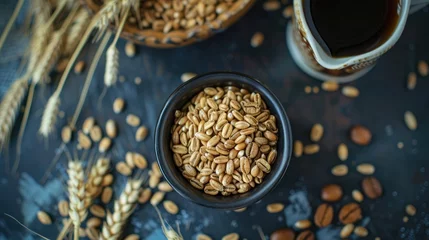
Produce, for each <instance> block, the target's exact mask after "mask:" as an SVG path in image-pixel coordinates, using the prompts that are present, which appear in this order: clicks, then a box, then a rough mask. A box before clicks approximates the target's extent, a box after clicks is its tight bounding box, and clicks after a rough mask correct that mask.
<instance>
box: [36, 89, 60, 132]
mask: <svg viewBox="0 0 429 240" xmlns="http://www.w3.org/2000/svg"><path fill="white" fill-rule="evenodd" d="M59 106H60V97H59V96H58V94H53V95H52V96H51V97H50V98H49V100H48V103H46V107H45V111H44V112H43V115H42V121H41V123H40V128H39V134H40V135H42V136H43V137H44V138H47V137H48V136H49V135H50V134H51V133H52V132H53V131H54V127H55V123H56V122H57V115H58V110H59Z"/></svg>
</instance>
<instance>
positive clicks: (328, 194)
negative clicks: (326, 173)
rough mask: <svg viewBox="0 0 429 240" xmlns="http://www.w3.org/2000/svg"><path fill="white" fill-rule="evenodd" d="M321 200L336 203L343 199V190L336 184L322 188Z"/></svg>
mask: <svg viewBox="0 0 429 240" xmlns="http://www.w3.org/2000/svg"><path fill="white" fill-rule="evenodd" d="M320 195H321V198H322V200H324V201H327V202H336V201H339V200H340V199H341V198H342V197H343V189H342V188H341V186H340V185H337V184H328V185H326V186H324V187H323V188H322V191H321V194H320Z"/></svg>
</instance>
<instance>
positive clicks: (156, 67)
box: [0, 3, 429, 239]
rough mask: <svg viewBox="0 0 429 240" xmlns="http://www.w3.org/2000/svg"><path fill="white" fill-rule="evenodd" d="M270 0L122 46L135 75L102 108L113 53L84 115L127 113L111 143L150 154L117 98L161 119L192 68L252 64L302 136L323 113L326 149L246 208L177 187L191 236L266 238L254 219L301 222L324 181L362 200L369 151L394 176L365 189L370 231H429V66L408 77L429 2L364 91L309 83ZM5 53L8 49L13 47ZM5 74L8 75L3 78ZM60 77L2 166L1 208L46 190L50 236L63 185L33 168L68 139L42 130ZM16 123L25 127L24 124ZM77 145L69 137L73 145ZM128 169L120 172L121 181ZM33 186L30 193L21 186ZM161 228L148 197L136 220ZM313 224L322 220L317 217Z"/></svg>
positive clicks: (422, 49) (8, 228) (396, 235)
mask: <svg viewBox="0 0 429 240" xmlns="http://www.w3.org/2000/svg"><path fill="white" fill-rule="evenodd" d="M261 5H262V3H258V4H256V5H255V6H254V7H253V9H251V10H250V12H249V13H248V14H247V15H246V16H245V17H243V18H242V19H241V20H240V21H239V22H238V23H237V24H235V25H234V26H233V27H231V28H230V29H229V30H227V31H225V32H224V33H221V34H218V35H216V36H214V37H213V38H210V39H209V40H206V41H204V42H201V43H197V44H195V45H192V46H189V47H184V48H179V49H171V50H159V49H149V48H146V47H139V48H138V54H137V55H136V57H134V58H127V57H126V56H125V54H124V53H123V51H121V54H120V56H121V60H120V74H121V75H124V76H125V77H126V81H125V83H118V84H117V86H115V87H114V88H112V89H110V90H109V91H108V93H107V95H106V97H105V98H104V101H103V111H100V110H97V108H96V102H97V100H98V96H99V94H100V93H101V91H102V89H103V71H104V65H105V64H104V57H102V61H101V62H100V64H99V67H98V69H97V71H96V76H95V77H94V79H93V83H92V85H91V89H90V94H89V96H88V98H87V101H86V104H85V106H84V109H83V111H82V114H81V117H80V120H79V122H78V125H79V126H80V125H81V123H82V122H83V119H85V118H86V117H88V116H95V117H96V119H97V122H99V123H100V124H104V123H105V121H106V120H107V119H109V118H113V119H115V120H116V121H117V122H118V123H119V132H120V137H119V138H118V139H117V140H115V143H114V151H112V153H111V156H112V158H113V161H115V162H117V161H119V160H123V158H124V155H125V152H126V151H129V150H133V149H134V150H137V151H139V152H142V153H144V154H145V156H147V158H148V160H149V161H154V157H155V156H154V151H153V133H152V132H151V134H150V136H149V138H148V140H147V141H146V142H144V143H141V144H137V143H135V141H134V130H133V129H131V128H130V127H127V126H126V124H125V116H126V115H125V114H121V115H115V114H113V111H112V110H111V104H112V102H113V100H114V98H116V97H119V96H121V97H124V98H125V99H126V101H127V112H130V113H135V114H137V115H139V116H140V117H141V118H142V120H143V124H145V125H147V126H148V127H149V128H150V129H151V131H153V129H154V128H155V124H156V120H157V116H158V113H159V111H160V110H161V108H162V105H163V103H164V101H165V100H166V99H167V97H168V96H169V94H170V93H171V92H172V91H173V90H174V89H175V88H176V87H177V86H178V85H179V84H180V75H181V73H183V72H196V73H205V72H210V71H216V70H232V71H238V72H243V73H245V74H248V75H251V76H254V77H255V78H257V79H260V80H261V81H263V82H264V83H266V84H267V85H268V86H269V87H270V89H271V90H272V91H273V92H274V93H275V94H276V95H277V96H278V97H279V99H280V101H281V102H282V103H283V105H284V107H285V109H286V111H287V113H288V116H289V118H290V120H291V125H292V131H293V136H294V138H295V139H300V140H302V141H303V142H304V143H310V140H309V131H310V128H311V126H312V125H313V124H314V123H317V122H321V123H322V124H323V125H324V127H325V135H324V137H323V139H322V140H321V142H320V144H321V151H320V153H318V154H316V155H313V156H304V157H301V158H299V159H296V158H292V161H291V164H290V166H289V169H288V171H287V173H286V176H285V177H284V178H283V181H282V183H281V184H280V185H279V186H278V187H277V188H276V189H275V190H274V191H273V192H272V193H270V194H269V195H268V196H267V197H266V198H264V199H263V200H262V202H261V203H258V204H255V205H254V206H252V207H250V208H249V209H248V210H247V211H245V212H243V213H234V212H225V211H220V210H212V209H207V208H203V207H199V206H196V205H194V204H191V203H189V202H187V201H184V200H183V199H182V198H181V197H180V196H179V195H178V194H176V193H171V194H169V195H168V196H167V198H168V199H172V200H174V201H176V202H177V203H178V205H179V207H180V208H181V209H183V210H184V211H182V212H181V214H180V215H178V216H167V214H166V213H165V212H164V210H163V209H162V212H163V213H164V214H165V216H167V220H168V221H169V222H170V223H171V224H172V225H174V221H175V220H179V221H180V222H181V230H182V233H183V234H184V236H185V239H191V236H194V235H195V234H196V233H198V232H199V231H202V232H204V233H207V234H208V235H210V236H212V237H214V238H215V239H220V238H221V236H223V235H224V234H226V233H229V232H238V233H239V234H240V235H241V236H242V237H243V238H247V239H259V238H258V235H257V231H256V227H255V226H257V225H259V226H261V228H262V230H263V231H264V232H265V233H266V234H267V235H268V234H270V233H271V232H272V231H274V230H275V229H277V228H279V227H284V226H286V225H287V224H288V225H290V224H292V223H293V222H294V220H296V219H297V218H302V217H307V216H308V214H309V212H310V211H311V212H312V213H314V209H315V207H317V205H318V204H319V203H321V199H320V197H319V192H320V188H321V187H322V186H323V185H325V184H328V183H338V184H340V185H341V186H343V189H344V192H345V197H344V198H343V200H342V201H341V202H340V203H336V204H335V207H334V209H335V211H336V213H337V212H338V209H339V208H340V207H341V206H342V205H343V204H344V203H347V202H350V201H352V198H351V191H352V190H353V189H360V182H361V180H362V178H363V176H362V175H360V174H359V173H357V172H356V170H355V166H356V165H357V164H359V163H363V162H369V163H372V164H374V165H375V166H376V168H377V170H376V173H375V176H376V177H377V178H378V179H379V180H380V181H381V183H382V184H383V186H384V195H383V197H382V198H380V199H378V200H375V201H374V200H368V199H365V201H364V202H363V203H362V208H363V212H364V216H365V217H366V218H365V220H363V221H362V223H359V224H365V225H367V228H368V229H369V232H370V234H369V236H368V237H367V238H366V239H374V237H376V236H380V237H381V239H429V206H428V199H429V162H428V156H429V147H428V139H427V136H428V133H429V123H428V120H429V111H428V108H429V94H428V88H429V78H421V77H419V78H418V83H417V87H416V89H415V90H414V91H408V90H407V89H406V87H405V84H406V76H407V74H408V73H409V72H410V71H415V70H416V64H417V61H418V60H420V59H424V60H426V61H427V62H429V44H428V43H429V13H428V8H426V9H424V10H423V11H420V12H418V13H416V14H414V15H412V16H411V17H410V18H409V21H408V23H407V26H406V29H405V31H404V34H403V36H402V37H401V39H400V40H399V42H398V43H397V44H396V45H395V47H394V48H393V49H392V50H391V51H389V52H388V53H387V54H386V55H385V56H383V57H382V58H381V59H380V61H379V62H378V64H377V66H376V67H375V68H374V69H373V70H372V71H371V72H370V73H369V74H367V75H366V76H364V77H363V78H362V79H359V80H358V81H355V82H353V83H352V84H351V85H354V86H356V87H358V88H359V89H360V91H361V94H360V96H359V97H358V98H356V99H349V98H346V97H344V96H342V95H341V94H340V92H334V93H328V92H323V91H322V92H320V93H318V94H310V95H307V94H305V93H304V87H305V86H307V85H310V86H320V82H319V81H317V80H314V79H311V78H310V77H308V76H306V75H305V74H304V73H302V72H301V71H300V70H299V69H298V68H297V66H296V65H295V64H294V63H293V61H292V59H291V57H290V55H289V53H288V50H287V48H286V44H285V37H284V36H285V31H284V30H285V26H286V23H287V20H285V19H284V18H283V17H282V16H281V12H280V11H277V12H270V13H268V12H265V11H264V10H263V9H262V6H261ZM2 17H3V16H2ZM256 31H261V32H263V33H264V34H265V41H264V44H263V45H262V46H261V47H259V48H256V49H254V48H252V47H251V46H250V38H251V36H252V35H253V33H254V32H256ZM124 44H125V42H124V41H119V44H118V48H119V49H121V50H122V49H123V48H124ZM95 49H96V47H95V46H94V45H91V46H87V47H86V49H85V51H84V53H83V54H81V56H80V57H79V58H80V59H81V60H85V61H86V62H87V63H89V62H90V60H91V59H92V57H93V55H94V52H95ZM0 59H3V55H1V58H0ZM0 68H1V69H9V68H10V66H9V65H7V64H5V63H0ZM85 73H86V72H85ZM84 76H85V75H81V76H77V75H75V74H71V77H70V78H69V79H68V81H67V84H66V86H65V91H64V93H63V94H62V96H61V98H62V105H61V110H62V111H64V112H65V114H66V117H65V118H63V119H59V122H58V123H57V129H60V127H61V126H63V125H64V124H65V123H66V122H67V119H68V118H70V117H71V115H72V114H73V111H74V107H75V104H76V103H77V98H78V95H79V93H80V90H81V88H82V85H83V80H84ZM136 76H139V77H141V78H142V79H143V83H142V84H141V85H138V86H136V85H135V84H134V83H133V79H134V78H135V77H136ZM6 80H7V79H3V77H2V79H0V85H1V83H4V82H5V81H6ZM54 85H55V83H54ZM54 87H55V86H53V85H49V86H46V87H39V88H37V90H36V95H35V100H34V102H33V108H32V109H33V110H32V113H31V116H30V119H29V125H28V127H27V131H26V134H25V138H24V139H25V140H24V145H23V157H22V159H23V160H22V165H21V168H20V173H21V174H20V177H19V178H14V177H11V176H8V175H6V174H4V172H3V171H2V173H1V174H0V213H3V212H8V213H10V214H12V215H13V216H15V217H17V218H18V219H20V220H22V219H25V217H28V216H30V213H29V212H30V210H31V209H30V210H29V209H23V206H24V205H23V203H24V202H26V201H30V200H31V198H35V199H32V201H34V202H36V204H35V205H36V206H39V208H41V209H43V210H46V211H48V212H49V213H51V214H52V215H53V216H54V217H55V218H56V220H57V221H56V223H55V224H54V225H52V226H50V227H47V226H43V225H41V224H40V223H38V222H37V220H34V217H33V218H32V220H30V221H29V223H27V225H28V226H29V227H31V228H32V229H33V230H36V231H37V232H40V233H42V234H43V235H46V236H48V237H50V238H54V237H55V236H56V234H57V233H58V230H57V229H58V228H59V225H60V222H61V221H60V218H59V215H58V212H57V210H56V207H55V206H56V203H57V200H56V199H55V198H56V196H57V195H55V194H53V195H52V196H50V195H49V194H50V193H49V192H47V193H44V194H43V196H39V195H38V193H40V192H43V191H48V190H46V189H45V188H40V189H39V188H36V186H37V184H36V183H35V182H32V180H31V178H34V179H35V180H36V181H39V179H40V178H41V177H42V175H43V173H44V171H45V169H46V166H47V165H48V164H49V162H50V161H51V160H52V158H53V156H54V151H55V149H56V148H57V147H58V146H59V142H60V140H59V130H58V131H57V133H56V134H55V135H54V136H53V137H52V138H51V139H49V142H48V144H46V143H45V142H43V141H42V140H41V138H40V137H39V136H38V135H37V129H38V126H39V124H40V115H41V112H42V109H43V107H44V105H45V103H46V100H47V98H48V97H49V96H50V94H51V93H52V91H53V89H54ZM406 110H410V111H412V112H414V113H415V115H416V117H417V119H418V121H419V128H418V130H417V131H415V132H411V131H410V130H408V129H407V128H406V126H405V124H404V122H403V114H404V112H405V111H406ZM353 124H363V125H366V126H367V127H369V129H371V131H372V133H373V136H374V137H373V141H372V143H371V144H370V145H369V146H367V147H360V146H356V145H353V143H352V142H351V141H350V140H349V138H348V130H349V128H350V127H351V126H352V125H353ZM16 134H17V129H16V128H15V130H14V134H13V135H14V136H16ZM15 141H16V137H14V138H13V139H12V142H11V146H12V147H11V148H10V150H9V157H8V158H7V157H5V155H2V156H1V157H0V159H1V162H0V163H1V166H3V164H4V161H5V160H6V159H11V160H13V159H14V152H15V148H14V146H15V143H16V142H15ZM341 142H345V143H346V144H347V145H348V146H349V152H350V157H349V160H348V161H347V162H346V164H347V165H348V166H349V169H350V171H349V174H348V175H347V176H345V177H334V176H332V175H331V174H330V169H331V167H332V166H334V165H336V164H339V163H340V160H338V158H337V157H336V147H337V145H338V144H339V143H341ZM398 142H403V143H404V148H403V149H398V148H397V143H398ZM72 147H73V146H72V145H70V146H69V149H72ZM65 163H66V159H65V158H64V157H63V158H62V159H61V163H60V165H59V166H60V167H58V168H57V170H56V171H55V172H54V178H56V179H61V181H62V183H64V179H65V177H64V168H63V167H64V164H65ZM0 169H3V167H1V168H0ZM23 173H27V174H28V175H26V174H23ZM30 176H31V177H30ZM54 178H52V179H54ZM52 179H50V181H49V182H50V184H51V185H49V188H50V189H52V188H53V187H52V186H58V184H56V182H55V181H53V180H52ZM124 180H125V179H124V178H121V177H117V181H116V182H119V183H120V182H123V181H124ZM119 185H120V184H119ZM28 186H30V188H27V187H28ZM45 187H46V186H45ZM23 189H24V191H22V193H20V192H19V190H23ZM28 189H37V190H38V191H36V192H31V193H32V194H34V197H29V198H30V200H28V199H27V200H26V199H25V198H24V197H23V196H24V195H25V194H27V193H28V192H30V191H25V190H28ZM61 194H64V193H61ZM49 196H50V197H49ZM63 196H64V195H62V196H60V198H61V197H63ZM27 198H28V197H27ZM50 199H51V200H50ZM36 200H37V201H36ZM42 200H43V201H42ZM307 201H308V202H307ZM272 202H282V203H284V204H286V206H288V208H287V209H286V211H285V212H286V214H285V213H279V214H268V213H266V210H265V206H266V204H269V203H272ZM409 203H412V204H414V205H415V206H416V207H417V214H416V216H414V217H410V220H409V221H408V222H407V223H403V222H402V217H403V216H404V215H405V210H404V208H405V205H406V204H409ZM110 207H111V206H110ZM310 207H311V208H312V209H313V211H312V210H311V209H310ZM161 208H162V207H161ZM27 211H29V212H27ZM187 226H189V228H188V227H187ZM339 226H340V225H339V224H338V219H337V218H334V224H333V225H332V226H331V227H330V228H326V229H323V230H319V231H318V234H317V236H318V237H319V239H332V237H330V236H331V235H330V234H334V235H335V234H337V233H338V228H339ZM158 229H159V222H158V220H157V217H156V213H155V211H154V210H153V209H152V207H151V206H149V205H145V206H142V207H139V208H138V211H137V212H136V214H135V215H134V216H133V219H132V221H131V224H129V227H128V228H127V232H137V233H139V234H140V235H141V236H142V237H143V238H147V237H148V236H151V237H150V238H149V239H157V237H156V236H159V235H156V234H157V233H159V232H157V231H159V230H158ZM312 230H314V231H317V228H312ZM3 234H4V235H5V236H6V239H22V238H23V236H24V235H26V232H25V230H24V229H23V228H21V227H19V226H18V225H17V224H15V223H14V222H13V221H12V220H10V219H8V218H5V217H3V216H1V217H0V239H4V238H2V236H4V235H3ZM151 234H152V235H151Z"/></svg>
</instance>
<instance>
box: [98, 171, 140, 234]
mask: <svg viewBox="0 0 429 240" xmlns="http://www.w3.org/2000/svg"><path fill="white" fill-rule="evenodd" d="M142 183H143V180H132V179H129V180H128V182H127V184H126V185H125V189H124V191H123V192H122V193H121V196H120V197H119V199H118V200H116V201H115V204H114V211H113V213H110V212H108V213H107V217H106V222H104V224H103V228H102V230H101V235H100V239H102V240H113V239H119V237H120V235H121V234H122V231H123V229H124V226H125V224H126V222H127V220H128V218H129V217H130V215H131V214H132V213H133V211H134V209H135V207H136V206H137V200H138V197H139V193H140V189H141V185H142Z"/></svg>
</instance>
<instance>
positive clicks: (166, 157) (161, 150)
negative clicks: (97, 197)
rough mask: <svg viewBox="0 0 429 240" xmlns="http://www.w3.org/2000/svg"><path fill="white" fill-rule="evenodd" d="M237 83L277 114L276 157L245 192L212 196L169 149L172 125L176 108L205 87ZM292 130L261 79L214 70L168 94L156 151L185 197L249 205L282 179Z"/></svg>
mask: <svg viewBox="0 0 429 240" xmlns="http://www.w3.org/2000/svg"><path fill="white" fill-rule="evenodd" d="M230 85H232V86H236V87H239V88H245V89H248V90H249V91H255V92H258V93H260V94H261V97H262V99H263V100H264V101H265V103H266V104H267V106H268V108H269V110H270V111H271V114H273V115H274V116H276V118H277V127H278V129H279V131H278V133H277V135H278V137H279V140H278V144H277V152H278V153H277V159H276V161H275V162H274V163H273V165H272V167H271V172H270V173H269V174H267V175H266V176H265V178H264V180H263V181H262V183H261V184H259V185H256V186H255V188H252V189H251V190H249V192H246V193H243V194H236V195H230V196H221V195H219V196H211V195H208V194H206V193H204V192H203V191H201V190H198V189H196V188H194V187H192V186H191V184H190V183H189V181H188V180H186V179H185V178H184V177H183V176H182V174H181V172H180V170H179V169H178V168H177V167H176V165H175V163H174V160H173V152H172V151H171V149H170V140H171V134H170V132H171V127H172V126H173V124H174V118H175V117H174V112H175V111H176V110H178V109H181V108H182V107H183V106H184V105H185V104H186V103H187V102H188V101H190V99H191V98H192V97H193V96H195V95H196V94H197V93H199V92H200V91H202V90H203V89H204V88H205V87H214V86H215V87H216V86H220V87H222V86H230ZM291 141H292V134H291V130H290V125H289V120H288V117H287V116H286V113H285V110H284V109H283V106H282V104H281V103H280V101H279V100H278V99H277V97H276V96H275V95H274V94H273V93H272V92H271V91H270V90H269V89H268V88H267V87H266V86H265V85H263V84H262V83H261V82H259V81H258V80H256V79H254V78H251V77H249V76H246V75H244V74H240V73H233V72H215V73H207V74H204V75H200V76H197V77H195V78H193V79H191V80H189V81H187V82H185V83H183V84H182V85H180V86H179V87H178V88H177V89H176V90H175V91H174V92H173V93H172V94H171V95H170V97H169V98H168V100H167V102H166V103H165V105H164V108H163V109H162V111H161V114H160V116H159V119H158V124H157V126H156V130H155V154H156V158H157V160H158V163H159V166H160V168H161V171H162V173H163V174H164V177H165V179H166V180H167V181H168V182H169V183H170V185H171V186H172V187H173V188H174V190H176V191H177V192H178V193H179V194H180V195H182V196H183V197H184V198H186V199H189V200H191V201H193V202H195V203H197V204H200V205H203V206H206V207H212V208H221V209H237V208H242V207H246V206H249V205H250V204H252V203H254V202H256V201H258V200H260V199H261V198H262V197H264V196H265V195H266V194H267V193H268V192H270V190H272V189H273V188H274V187H275V186H276V185H277V184H278V183H279V182H280V180H281V179H282V177H283V175H284V174H285V172H286V169H287V167H288V165H289V161H290V155H291Z"/></svg>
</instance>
